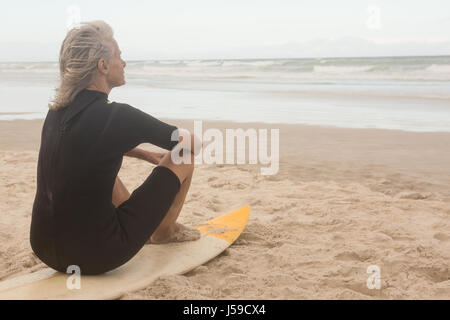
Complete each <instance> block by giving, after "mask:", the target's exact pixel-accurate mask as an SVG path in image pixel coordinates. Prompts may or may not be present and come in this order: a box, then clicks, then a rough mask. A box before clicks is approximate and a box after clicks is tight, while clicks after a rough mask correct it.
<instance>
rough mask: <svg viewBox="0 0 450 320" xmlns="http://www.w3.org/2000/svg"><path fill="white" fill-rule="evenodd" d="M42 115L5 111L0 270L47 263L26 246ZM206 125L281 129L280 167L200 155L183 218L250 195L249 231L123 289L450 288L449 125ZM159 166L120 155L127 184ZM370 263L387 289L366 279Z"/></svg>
mask: <svg viewBox="0 0 450 320" xmlns="http://www.w3.org/2000/svg"><path fill="white" fill-rule="evenodd" d="M163 120H164V119H163ZM165 121H166V122H168V123H171V124H174V125H177V126H181V127H185V128H189V129H192V128H193V122H192V121H182V120H167V119H166V120H165ZM42 125H43V120H14V121H0V137H1V138H0V168H1V170H0V197H1V201H0V212H1V213H2V214H1V215H0V243H1V244H0V257H1V259H0V280H5V279H9V278H11V277H14V276H16V275H18V274H25V273H30V272H33V271H36V270H38V269H41V268H44V267H45V265H44V264H43V263H42V262H40V261H39V259H38V258H37V257H36V256H34V254H33V253H32V251H31V248H30V245H29V226H30V220H31V208H32V204H33V200H34V195H35V188H36V168H37V158H38V151H39V145H40V133H41V128H42ZM203 126H204V129H206V128H212V127H214V128H218V129H220V130H223V131H225V128H243V129H245V128H255V129H258V128H267V129H270V128H278V129H280V166H279V172H278V174H276V175H271V176H270V175H269V176H263V175H261V173H260V165H249V164H246V165H205V164H202V165H196V169H195V173H194V178H193V181H192V185H191V189H190V191H189V193H188V196H187V199H186V203H185V205H184V207H183V211H182V213H181V216H180V221H181V222H182V223H186V224H189V225H196V224H200V223H202V222H203V221H205V220H207V219H210V218H213V217H216V216H219V215H222V214H224V213H226V212H228V211H230V210H233V209H236V208H239V207H240V206H242V205H246V204H248V205H250V207H251V214H250V220H249V223H248V225H247V228H246V230H245V231H244V233H243V234H242V235H241V237H240V238H239V239H238V240H237V242H236V243H235V244H234V245H233V246H231V247H230V248H229V249H227V250H226V251H225V252H224V253H223V254H221V255H220V256H219V257H217V258H216V259H213V260H212V261H210V262H209V263H206V264H205V265H203V266H200V267H198V268H196V269H195V270H193V271H191V272H189V273H188V274H185V275H179V276H170V277H161V278H159V279H158V280H157V281H156V282H154V283H153V284H152V285H151V286H149V287H147V288H146V289H144V290H140V291H136V292H129V293H127V294H126V295H124V296H123V297H122V299H449V298H450V233H449V230H450V219H449V218H450V184H449V181H450V133H414V132H406V131H395V130H379V129H340V128H331V127H318V126H306V125H286V124H263V123H232V122H219V121H205V122H203ZM140 147H142V148H145V149H148V150H158V148H157V147H154V146H150V145H148V144H143V145H141V146H140ZM153 167H154V166H153V165H151V164H149V163H146V162H143V161H141V160H137V159H134V158H127V157H125V158H124V162H123V166H122V169H121V171H120V172H119V176H120V178H121V179H122V181H123V182H124V183H125V185H126V186H127V188H128V189H129V191H130V192H131V191H132V190H134V189H135V188H136V187H137V186H139V185H140V184H141V183H142V182H143V181H144V180H145V178H146V177H147V176H148V175H149V174H150V172H151V170H152V168H153ZM371 265H376V266H378V267H379V269H380V273H381V288H380V289H369V288H368V287H367V284H366V281H367V278H368V277H369V276H370V275H369V274H368V273H367V268H368V267H369V266H371Z"/></svg>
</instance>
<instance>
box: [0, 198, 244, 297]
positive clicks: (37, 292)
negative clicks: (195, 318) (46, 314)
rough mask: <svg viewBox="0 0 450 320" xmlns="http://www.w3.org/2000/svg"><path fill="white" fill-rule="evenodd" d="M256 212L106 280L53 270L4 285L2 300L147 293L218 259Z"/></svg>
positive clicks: (231, 217) (164, 248) (148, 252)
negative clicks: (156, 283)
mask: <svg viewBox="0 0 450 320" xmlns="http://www.w3.org/2000/svg"><path fill="white" fill-rule="evenodd" d="M249 214H250V207H249V206H244V207H242V208H239V209H237V210H234V211H231V212H229V213H227V214H225V215H222V216H220V217H218V218H215V219H212V220H209V221H206V222H205V223H203V224H201V225H199V226H197V228H198V229H199V230H200V232H201V233H202V236H201V238H200V239H199V240H195V241H188V242H178V243H167V244H148V245H145V246H144V247H143V248H142V249H141V250H140V251H139V252H138V253H137V254H136V256H134V257H133V258H132V259H131V260H130V261H128V262H127V263H125V264H124V265H122V266H121V267H119V268H117V269H114V270H112V271H110V272H107V273H104V274H102V275H95V276H90V275H81V276H79V277H78V278H74V277H75V276H76V275H75V274H68V273H61V272H57V271H55V270H53V269H51V268H44V269H41V270H39V271H36V272H33V273H30V274H27V275H23V276H19V277H15V278H11V279H8V280H5V281H2V282H0V299H2V300H4V299H8V300H15V299H24V300H30V299H31V300H33V299H36V300H43V299H52V300H64V299H73V300H76V299H83V300H91V299H118V298H120V297H121V296H123V295H124V294H125V293H127V292H131V291H136V290H140V289H143V288H145V287H147V286H148V285H150V284H151V283H152V282H153V281H154V280H156V279H157V278H158V277H160V276H163V275H176V274H184V273H187V272H189V271H191V270H192V269H194V268H196V267H198V266H200V265H202V264H204V263H206V262H208V261H210V260H211V259H213V258H215V257H216V256H218V255H219V254H220V253H221V252H223V251H224V250H225V249H226V248H228V247H229V246H231V244H232V243H233V242H234V241H235V240H236V239H237V238H238V237H239V236H240V234H241V233H242V231H243V230H244V228H245V226H246V224H247V221H248V217H249Z"/></svg>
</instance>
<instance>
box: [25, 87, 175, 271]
mask: <svg viewBox="0 0 450 320" xmlns="http://www.w3.org/2000/svg"><path fill="white" fill-rule="evenodd" d="M176 129H177V128H176V127H175V126H171V125H169V124H166V123H164V122H162V121H160V120H158V119H156V118H154V117H152V116H150V115H148V114H147V113H144V112H142V111H140V110H139V109H136V108H134V107H132V106H130V105H127V104H122V103H115V102H112V103H111V102H109V101H108V96H107V94H105V93H103V92H100V91H92V90H83V91H81V92H80V93H79V94H78V95H77V96H76V98H75V99H74V101H73V102H72V103H71V104H70V105H69V106H67V107H65V108H63V109H60V110H58V111H54V110H49V111H48V113H47V117H46V119H45V122H44V126H43V129H42V136H41V146H40V151H39V160H38V169H37V191H36V197H35V200H34V204H33V213H32V221H31V228H30V243H31V247H32V249H33V251H34V252H35V254H36V255H37V256H38V257H39V258H40V259H41V260H42V261H43V262H44V263H45V264H47V265H48V266H50V267H51V268H53V269H56V270H58V271H61V272H66V270H67V267H68V266H70V265H77V266H78V267H80V270H81V274H100V273H104V272H107V271H109V270H112V269H115V268H117V267H119V266H121V265H122V264H124V263H125V262H127V261H128V260H130V259H131V258H132V257H133V256H134V255H135V254H136V253H137V252H138V251H139V250H140V249H141V248H142V247H143V246H144V244H145V242H146V241H147V240H148V239H149V238H150V236H151V235H152V233H153V232H154V231H155V229H156V228H157V227H158V225H159V224H160V222H161V221H162V219H163V218H164V216H165V215H166V213H167V211H168V209H169V208H170V206H171V204H172V202H173V200H174V198H175V196H176V194H177V193H178V192H179V189H180V180H179V179H178V177H177V176H176V175H175V173H173V172H172V171H171V170H170V169H168V168H167V167H163V166H157V167H155V168H154V169H153V171H152V172H151V174H150V175H149V176H148V177H147V179H146V180H145V181H144V183H143V184H142V185H141V186H139V187H138V188H137V189H136V190H134V191H133V193H132V194H131V197H130V198H129V199H128V200H126V201H125V202H123V203H122V204H121V205H120V206H118V207H117V208H115V207H114V205H113V203H112V191H113V187H114V183H115V179H116V177H117V173H118V172H119V169H120V167H121V164H122V160H123V155H124V154H125V153H126V152H128V151H130V150H131V149H133V148H135V147H136V146H137V145H139V144H141V143H146V142H148V143H152V144H154V145H157V146H159V147H161V148H164V149H166V150H171V149H172V148H173V147H174V146H175V145H176V143H177V142H176V141H177V140H178V135H177V134H175V135H176V136H175V141H172V140H171V135H172V132H173V131H174V130H176Z"/></svg>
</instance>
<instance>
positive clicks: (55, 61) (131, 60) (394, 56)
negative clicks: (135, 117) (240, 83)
mask: <svg viewBox="0 0 450 320" xmlns="http://www.w3.org/2000/svg"><path fill="white" fill-rule="evenodd" d="M438 57H450V54H436V55H411V56H405V55H390V56H345V57H333V56H316V57H302V58H300V57H297V58H292V57H290V58H287V57H286V58H207V59H204V58H172V59H155V58H152V59H139V60H134V59H130V60H125V61H126V62H143V61H174V60H186V61H193V60H202V61H209V60H224V61H226V60H308V59H355V58H362V59H373V58H438ZM28 62H30V63H31V62H53V63H59V61H58V60H35V61H32V60H15V61H14V60H0V63H28Z"/></svg>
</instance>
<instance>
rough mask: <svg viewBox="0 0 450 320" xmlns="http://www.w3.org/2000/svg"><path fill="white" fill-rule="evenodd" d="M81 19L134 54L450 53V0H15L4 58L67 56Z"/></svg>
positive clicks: (3, 15)
mask: <svg viewBox="0 0 450 320" xmlns="http://www.w3.org/2000/svg"><path fill="white" fill-rule="evenodd" d="M78 19H81V21H89V20H104V21H106V22H107V23H109V24H110V25H111V26H112V28H113V29H114V33H115V38H116V39H117V41H118V43H119V46H120V48H121V50H122V52H123V58H124V59H126V60H142V59H213V58H221V59H226V58H295V57H299V58H301V57H334V56H396V55H448V54H450V1H448V0H426V1H418V0H373V1H366V0H341V1H336V0H190V1H187V0H159V1H149V0H122V1H115V0H96V1H87V0H86V1H85V0H83V1H76V0H72V1H65V0H53V1H50V0H45V1H35V0H29V1H25V0H14V1H7V2H6V1H2V4H1V7H0V61H57V59H58V53H59V47H60V44H61V42H62V40H63V39H64V36H65V34H66V32H67V25H68V24H70V23H71V22H76V21H77V20H78Z"/></svg>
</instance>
